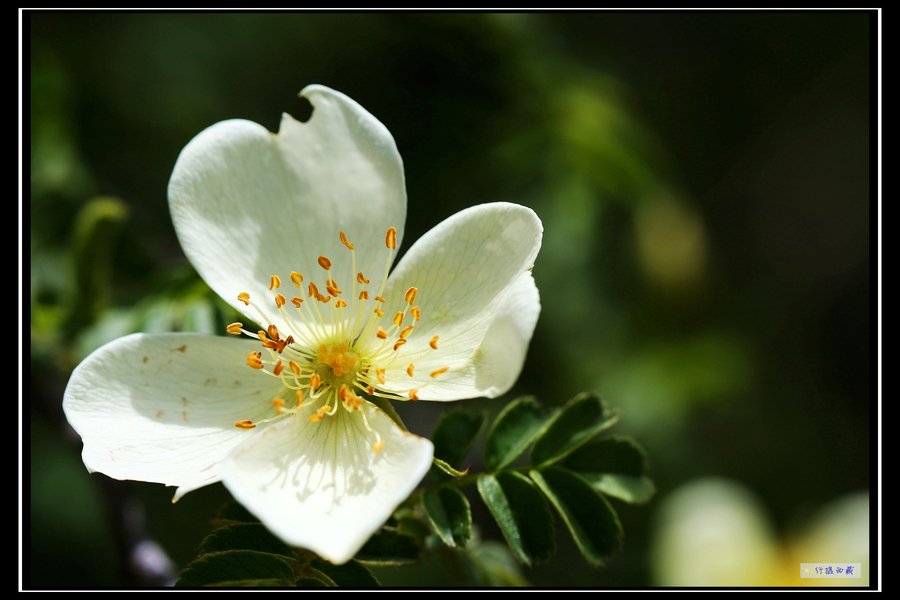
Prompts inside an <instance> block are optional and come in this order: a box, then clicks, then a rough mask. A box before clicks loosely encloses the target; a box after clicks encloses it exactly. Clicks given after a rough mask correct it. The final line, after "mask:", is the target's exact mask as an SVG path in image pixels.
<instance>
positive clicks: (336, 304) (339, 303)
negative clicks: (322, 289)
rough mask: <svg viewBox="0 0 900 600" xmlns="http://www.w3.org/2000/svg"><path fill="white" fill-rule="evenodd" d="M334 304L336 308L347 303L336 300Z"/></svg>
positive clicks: (342, 306)
mask: <svg viewBox="0 0 900 600" xmlns="http://www.w3.org/2000/svg"><path fill="white" fill-rule="evenodd" d="M335 306H337V307H338V308H344V307H345V306H347V303H346V302H344V301H343V300H338V301H337V302H336V303H335Z"/></svg>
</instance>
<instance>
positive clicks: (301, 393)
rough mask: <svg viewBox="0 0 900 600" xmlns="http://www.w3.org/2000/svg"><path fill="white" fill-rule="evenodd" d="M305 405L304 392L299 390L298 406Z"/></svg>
mask: <svg viewBox="0 0 900 600" xmlns="http://www.w3.org/2000/svg"><path fill="white" fill-rule="evenodd" d="M302 403H303V390H297V406H300V405H301V404H302Z"/></svg>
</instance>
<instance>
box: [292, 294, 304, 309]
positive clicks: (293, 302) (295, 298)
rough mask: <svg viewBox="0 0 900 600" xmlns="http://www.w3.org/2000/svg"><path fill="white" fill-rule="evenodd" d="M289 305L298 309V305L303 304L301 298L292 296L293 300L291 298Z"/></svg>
mask: <svg viewBox="0 0 900 600" xmlns="http://www.w3.org/2000/svg"><path fill="white" fill-rule="evenodd" d="M291 304H293V305H294V306H296V307H297V308H300V305H301V304H303V298H298V297H296V296H294V297H293V298H291Z"/></svg>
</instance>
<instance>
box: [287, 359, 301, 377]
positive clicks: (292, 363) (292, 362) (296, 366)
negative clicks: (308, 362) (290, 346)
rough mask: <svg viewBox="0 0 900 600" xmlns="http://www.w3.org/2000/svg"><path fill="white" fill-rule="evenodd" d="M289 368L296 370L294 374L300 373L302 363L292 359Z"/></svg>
mask: <svg viewBox="0 0 900 600" xmlns="http://www.w3.org/2000/svg"><path fill="white" fill-rule="evenodd" d="M288 368H289V369H290V370H291V371H293V372H294V375H299V374H300V365H298V364H297V363H295V362H294V361H292V360H289V361H288Z"/></svg>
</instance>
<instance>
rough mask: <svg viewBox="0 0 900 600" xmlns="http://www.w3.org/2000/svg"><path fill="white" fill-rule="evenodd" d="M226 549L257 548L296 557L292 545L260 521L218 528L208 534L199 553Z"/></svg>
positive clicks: (261, 550) (260, 550)
mask: <svg viewBox="0 0 900 600" xmlns="http://www.w3.org/2000/svg"><path fill="white" fill-rule="evenodd" d="M226 550H257V551H259V552H268V553H270V554H280V555H282V556H287V557H289V558H296V556H295V555H294V552H293V551H292V550H291V548H290V546H288V545H287V544H285V543H284V542H282V541H281V540H280V539H278V538H277V537H275V536H274V535H273V534H272V533H271V532H270V531H269V530H268V529H266V527H265V526H264V525H262V524H260V523H237V524H235V525H229V526H227V527H222V528H220V529H216V530H215V531H213V532H212V533H210V534H209V535H208V536H206V539H204V540H203V542H202V543H201V544H200V549H199V550H198V551H197V554H198V555H200V556H202V555H204V554H210V553H212V552H224V551H226Z"/></svg>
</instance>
